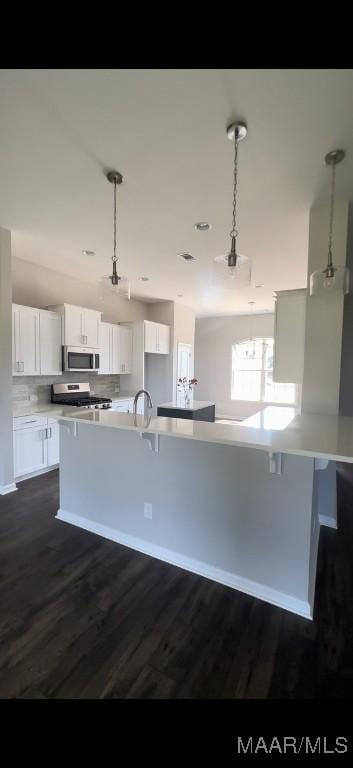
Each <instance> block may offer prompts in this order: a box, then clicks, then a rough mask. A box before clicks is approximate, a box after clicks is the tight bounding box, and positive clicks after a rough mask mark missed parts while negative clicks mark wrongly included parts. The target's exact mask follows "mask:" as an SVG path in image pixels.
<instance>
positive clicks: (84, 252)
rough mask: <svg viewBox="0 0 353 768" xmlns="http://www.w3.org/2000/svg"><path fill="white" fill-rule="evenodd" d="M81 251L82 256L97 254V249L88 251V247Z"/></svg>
mask: <svg viewBox="0 0 353 768" xmlns="http://www.w3.org/2000/svg"><path fill="white" fill-rule="evenodd" d="M81 253H82V256H95V255H96V252H95V251H87V250H86V249H85V250H84V251H81Z"/></svg>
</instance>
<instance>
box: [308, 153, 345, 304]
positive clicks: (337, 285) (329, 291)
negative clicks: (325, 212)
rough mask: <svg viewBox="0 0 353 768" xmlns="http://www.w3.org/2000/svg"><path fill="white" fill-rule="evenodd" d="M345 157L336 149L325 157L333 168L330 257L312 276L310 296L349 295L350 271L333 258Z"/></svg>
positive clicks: (326, 162) (329, 240)
mask: <svg viewBox="0 0 353 768" xmlns="http://www.w3.org/2000/svg"><path fill="white" fill-rule="evenodd" d="M344 156H345V153H344V151H343V149H335V150H334V151H333V152H329V153H328V155H326V157H325V165H329V166H331V168H332V176H331V199H330V221H329V238H328V255H327V264H326V267H325V268H324V269H317V270H316V271H315V272H312V274H311V275H310V296H322V297H325V296H327V297H328V296H334V295H336V296H344V294H346V293H349V288H350V274H349V269H348V268H347V267H346V266H338V265H335V264H334V263H333V256H332V238H333V223H334V222H333V217H334V203H335V179H336V165H337V164H338V163H340V162H341V161H342V160H343V158H344Z"/></svg>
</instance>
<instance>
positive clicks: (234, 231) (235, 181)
mask: <svg viewBox="0 0 353 768" xmlns="http://www.w3.org/2000/svg"><path fill="white" fill-rule="evenodd" d="M237 188H238V137H237V136H235V138H234V176H233V226H232V229H231V231H230V236H231V237H234V238H235V239H236V238H237V234H238V232H237Z"/></svg>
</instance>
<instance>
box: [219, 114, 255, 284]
mask: <svg viewBox="0 0 353 768" xmlns="http://www.w3.org/2000/svg"><path fill="white" fill-rule="evenodd" d="M247 132H248V129H247V127H246V125H245V123H239V122H237V123H231V125H229V126H228V128H227V136H228V139H230V141H233V142H234V170H233V219H232V229H231V231H230V249H229V251H228V253H227V254H223V255H221V256H216V257H215V259H214V271H213V282H214V283H215V284H216V285H217V286H222V287H223V288H225V289H229V290H234V288H236V287H241V286H245V285H249V283H250V280H251V265H250V259H249V258H248V257H247V256H244V254H241V253H239V252H238V249H237V237H238V230H237V192H238V145H239V142H240V141H242V139H245V136H246V134H247Z"/></svg>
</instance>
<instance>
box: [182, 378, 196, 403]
mask: <svg viewBox="0 0 353 768" xmlns="http://www.w3.org/2000/svg"><path fill="white" fill-rule="evenodd" d="M195 384H197V379H187V378H186V376H184V377H183V378H182V379H181V378H180V379H178V390H179V392H181V393H182V395H183V398H184V405H185V407H186V408H188V407H189V406H190V398H191V393H192V391H193V388H194V386H195Z"/></svg>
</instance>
